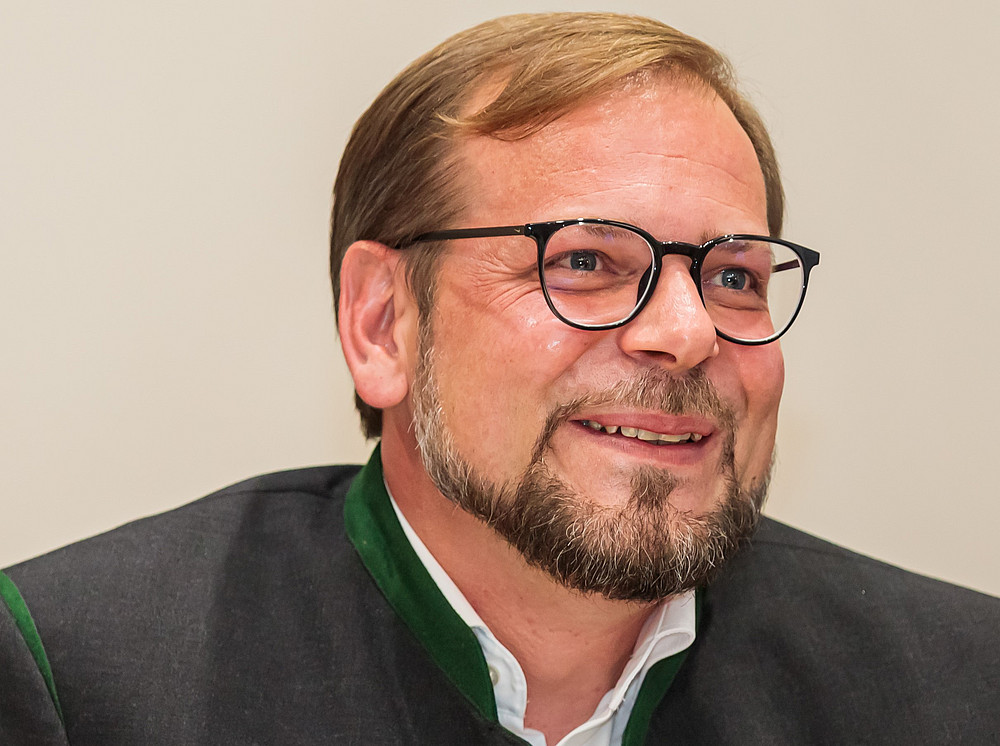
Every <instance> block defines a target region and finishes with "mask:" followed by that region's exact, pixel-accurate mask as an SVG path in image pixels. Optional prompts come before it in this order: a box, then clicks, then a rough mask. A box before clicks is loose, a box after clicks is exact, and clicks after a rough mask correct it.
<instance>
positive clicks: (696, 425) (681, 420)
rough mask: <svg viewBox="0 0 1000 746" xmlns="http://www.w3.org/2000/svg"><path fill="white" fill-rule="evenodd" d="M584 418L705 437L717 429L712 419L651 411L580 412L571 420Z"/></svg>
mask: <svg viewBox="0 0 1000 746" xmlns="http://www.w3.org/2000/svg"><path fill="white" fill-rule="evenodd" d="M584 420H590V421H591V422H597V423H599V424H601V425H603V426H605V427H608V426H616V427H619V428H620V427H634V428H637V429H639V430H649V431H650V432H654V433H662V434H664V435H683V434H685V433H694V434H697V435H700V436H702V438H707V437H708V436H710V435H713V434H714V433H715V432H716V431H717V430H718V427H717V426H716V425H715V424H714V423H713V422H712V421H710V420H708V419H705V418H704V417H697V416H691V415H681V416H674V415H665V414H660V413H651V412H582V413H578V414H576V415H575V416H574V417H573V418H572V420H571V422H574V423H577V424H582V422H583V421H584Z"/></svg>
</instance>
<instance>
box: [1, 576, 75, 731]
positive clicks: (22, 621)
mask: <svg viewBox="0 0 1000 746" xmlns="http://www.w3.org/2000/svg"><path fill="white" fill-rule="evenodd" d="M0 601H2V602H3V603H4V604H5V605H6V606H7V608H8V609H10V613H11V614H13V616H14V622H15V624H17V629H18V631H19V632H20V633H21V637H23V638H24V642H25V643H26V644H27V646H28V650H30V651H31V657H32V658H34V659H35V665H36V666H38V672H39V673H40V674H41V675H42V678H43V679H44V680H45V687H46V688H47V689H48V690H49V696H50V697H52V704H53V705H55V708H56V713H57V714H58V715H59V721H60V722H62V723H63V724H65V720H63V714H62V707H60V706H59V695H58V694H57V693H56V681H55V678H53V676H52V667H51V666H50V665H49V658H48V656H47V655H45V647H44V646H43V645H42V638H41V637H40V636H39V634H38V628H37V627H35V620H34V619H32V618H31V612H30V611H29V610H28V604H26V603H25V602H24V598H23V597H22V596H21V592H20V591H19V590H18V589H17V586H16V585H14V581H13V580H11V579H10V578H8V577H7V576H6V575H5V574H4V573H2V572H0Z"/></svg>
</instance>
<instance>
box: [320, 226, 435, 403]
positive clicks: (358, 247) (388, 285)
mask: <svg viewBox="0 0 1000 746" xmlns="http://www.w3.org/2000/svg"><path fill="white" fill-rule="evenodd" d="M338 317H339V321H338V328H339V331H340V344H341V346H342V347H343V350H344V357H345V358H346V360H347V367H348V368H349V369H350V371H351V377H352V378H353V379H354V388H355V389H356V390H357V392H358V396H360V397H361V398H362V399H363V400H364V401H365V402H366V403H367V404H369V405H371V406H373V407H377V408H379V409H388V408H390V407H393V406H395V405H397V404H399V403H400V402H402V401H403V400H404V399H405V398H406V397H407V395H408V394H409V391H410V381H409V376H410V361H411V358H412V355H413V354H415V347H414V344H415V342H414V341H415V339H416V317H417V312H416V302H415V301H414V300H413V297H412V296H411V294H410V293H409V290H408V288H407V287H406V282H405V278H404V277H403V267H402V263H401V261H400V256H399V252H398V251H396V250H393V249H390V248H388V247H387V246H384V245H383V244H380V243H376V242H375V241H356V242H355V243H353V244H351V245H350V246H349V247H348V248H347V251H346V252H345V253H344V261H343V262H342V264H341V267H340V303H339V306H338Z"/></svg>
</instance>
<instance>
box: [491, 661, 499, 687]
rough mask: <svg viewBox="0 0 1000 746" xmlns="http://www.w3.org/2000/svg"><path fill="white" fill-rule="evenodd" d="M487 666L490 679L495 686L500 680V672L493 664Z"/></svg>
mask: <svg viewBox="0 0 1000 746" xmlns="http://www.w3.org/2000/svg"><path fill="white" fill-rule="evenodd" d="M488 668H489V669H490V681H491V682H492V683H493V686H496V685H497V682H498V681H500V672H499V671H497V670H496V669H495V668H494V667H493V666H488Z"/></svg>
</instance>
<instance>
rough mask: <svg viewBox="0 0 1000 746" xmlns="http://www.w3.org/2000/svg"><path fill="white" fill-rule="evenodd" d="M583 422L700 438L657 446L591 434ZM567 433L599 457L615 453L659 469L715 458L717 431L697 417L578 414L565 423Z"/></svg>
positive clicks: (642, 414)
mask: <svg viewBox="0 0 1000 746" xmlns="http://www.w3.org/2000/svg"><path fill="white" fill-rule="evenodd" d="M585 420H590V421H592V422H597V423H600V424H601V425H605V426H611V425H617V426H618V427H622V426H623V425H624V426H625V427H634V428H637V429H640V430H649V431H651V432H655V433H663V434H665V435H684V434H686V433H692V434H697V435H700V436H701V438H700V440H698V441H697V442H694V441H692V442H687V443H676V444H670V445H666V444H657V443H648V442H646V441H643V440H640V439H639V438H630V437H626V436H624V435H621V434H620V433H616V434H614V435H611V434H608V433H605V432H601V431H598V430H593V429H592V428H590V427H589V426H587V425H586V424H584V421H585ZM568 424H569V425H571V428H570V432H571V433H572V435H573V436H574V438H578V439H580V440H578V441H577V442H578V443H587V444H590V445H592V446H593V447H594V448H598V449H600V450H601V451H602V452H603V453H606V454H610V453H617V454H620V456H624V457H626V458H628V459H629V460H633V459H638V460H640V461H644V462H647V463H650V464H651V465H656V466H659V467H662V468H678V467H689V468H690V467H696V466H699V465H702V466H704V465H706V464H707V463H709V462H710V461H712V460H713V458H714V457H715V456H716V455H717V452H718V444H719V442H720V438H717V437H714V436H716V435H718V434H719V432H720V430H719V428H718V427H717V426H716V425H715V424H714V423H713V422H712V421H710V420H708V419H706V418H704V417H698V416H686V415H685V416H673V415H665V414H662V413H656V412H653V413H651V412H581V413H577V414H576V415H574V416H573V417H572V419H571V420H570V421H569V423H568Z"/></svg>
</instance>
